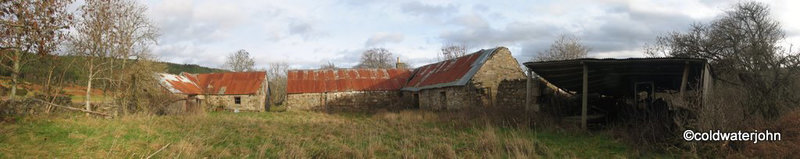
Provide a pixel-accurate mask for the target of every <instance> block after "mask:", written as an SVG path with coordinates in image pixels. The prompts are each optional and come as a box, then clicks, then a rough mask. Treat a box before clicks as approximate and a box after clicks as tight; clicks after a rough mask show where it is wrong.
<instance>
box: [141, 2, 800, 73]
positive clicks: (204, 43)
mask: <svg viewBox="0 0 800 159" xmlns="http://www.w3.org/2000/svg"><path fill="white" fill-rule="evenodd" d="M735 2H736V1H725V0H664V1H656V0H559V1H533V0H503V1H496V2H487V1H483V0H466V1H454V0H393V1H385V0H291V1H275V0H236V1H231V0H147V1H143V4H145V5H147V7H148V8H149V14H150V15H149V16H150V17H151V19H152V20H153V22H154V23H156V25H157V26H159V28H160V32H161V36H160V40H159V42H158V45H157V46H154V48H153V51H154V52H155V54H157V55H158V56H160V58H161V60H163V61H169V62H175V63H187V64H199V65H202V66H209V67H221V66H222V64H223V63H224V57H225V56H226V55H227V54H229V53H232V52H235V51H237V50H240V49H244V50H247V51H248V52H250V54H251V55H252V56H254V58H255V60H256V63H257V64H256V66H257V67H259V68H263V67H267V66H268V64H269V63H272V62H286V63H289V64H290V65H291V67H293V68H316V67H318V66H320V65H321V64H322V63H326V62H333V63H335V64H336V65H337V66H339V67H351V66H353V65H355V64H357V62H358V57H359V55H360V53H361V52H363V51H364V50H366V49H368V48H373V47H383V48H387V49H389V50H390V51H392V52H393V53H394V55H395V56H399V57H400V59H401V61H404V62H407V63H409V64H411V65H412V66H421V65H424V64H427V63H430V62H435V61H436V58H437V55H438V53H439V49H440V47H441V45H442V43H447V42H449V43H463V44H466V45H468V46H469V49H470V51H477V50H480V49H482V48H491V47H495V46H505V47H508V48H509V49H511V51H512V53H513V55H514V56H515V57H516V58H517V59H518V60H519V61H520V62H522V61H526V60H528V59H530V58H531V57H532V56H533V55H534V54H535V53H536V52H538V51H541V50H544V49H546V48H547V47H548V46H549V45H550V43H551V42H552V41H553V40H555V38H556V37H557V36H558V35H560V34H573V35H575V36H577V37H579V38H581V39H582V42H583V43H584V44H585V45H587V46H589V47H590V48H592V50H591V51H590V52H589V56H590V57H597V58H625V57H641V56H642V53H641V52H642V51H641V50H642V49H641V46H642V45H643V44H644V43H648V42H652V41H653V40H654V39H655V37H656V36H658V35H661V34H663V33H666V32H669V31H683V30H686V29H687V28H688V26H689V25H690V24H691V23H695V22H708V21H710V20H711V19H713V18H715V17H717V16H719V15H720V14H721V13H723V12H724V11H725V10H727V9H728V8H730V7H731V6H732V5H733V4H734V3H735ZM764 2H765V3H767V4H769V5H770V7H771V8H772V9H773V15H774V18H775V19H777V20H778V21H780V22H781V23H782V25H783V28H784V29H785V30H786V33H787V37H788V39H787V40H786V41H785V42H784V43H785V44H786V45H789V44H800V21H798V20H792V19H791V18H790V17H792V16H794V15H800V12H799V11H793V9H796V8H800V1H793V0H780V1H764Z"/></svg>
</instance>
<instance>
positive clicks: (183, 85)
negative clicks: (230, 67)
mask: <svg viewBox="0 0 800 159" xmlns="http://www.w3.org/2000/svg"><path fill="white" fill-rule="evenodd" d="M159 78H160V83H161V85H162V86H163V87H164V88H166V89H167V90H168V91H169V92H171V93H174V94H178V95H182V96H184V95H185V98H186V102H185V105H195V103H196V105H199V106H201V107H204V108H211V109H220V108H221V109H227V110H245V111H265V110H267V109H268V108H269V105H268V104H269V103H268V102H267V100H268V99H267V97H268V92H269V91H268V89H269V84H268V82H267V75H266V72H225V73H207V74H189V73H181V75H172V74H159Z"/></svg>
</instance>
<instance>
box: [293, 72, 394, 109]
mask: <svg viewBox="0 0 800 159" xmlns="http://www.w3.org/2000/svg"><path fill="white" fill-rule="evenodd" d="M409 74H410V71H409V70H407V69H330V70H290V71H289V72H288V75H287V87H286V89H287V90H286V93H287V97H286V99H287V103H288V106H289V109H303V110H350V111H368V110H370V109H380V108H387V109H392V108H399V107H402V106H403V104H402V103H403V102H404V101H405V100H402V98H404V97H403V94H401V93H400V91H399V90H400V88H402V87H403V86H404V85H405V83H406V81H407V79H408V76H409Z"/></svg>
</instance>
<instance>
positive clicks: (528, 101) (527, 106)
mask: <svg viewBox="0 0 800 159" xmlns="http://www.w3.org/2000/svg"><path fill="white" fill-rule="evenodd" d="M527 73H528V74H527V75H528V78H527V85H526V86H527V87H526V89H525V111H530V109H531V104H532V102H531V101H533V89H532V87H533V78H532V76H533V74H531V70H530V68H528V69H527ZM537 111H538V110H537Z"/></svg>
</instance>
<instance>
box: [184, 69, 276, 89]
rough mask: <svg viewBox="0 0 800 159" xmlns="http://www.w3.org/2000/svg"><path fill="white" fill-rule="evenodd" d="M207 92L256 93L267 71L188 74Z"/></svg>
mask: <svg viewBox="0 0 800 159" xmlns="http://www.w3.org/2000/svg"><path fill="white" fill-rule="evenodd" d="M184 76H186V77H189V79H190V80H192V81H194V82H195V83H196V84H197V85H198V86H199V87H200V88H201V89H203V90H205V92H206V94H256V93H258V89H260V88H261V85H262V84H263V83H264V82H265V81H266V78H267V73H266V72H225V73H207V74H186V73H184Z"/></svg>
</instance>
